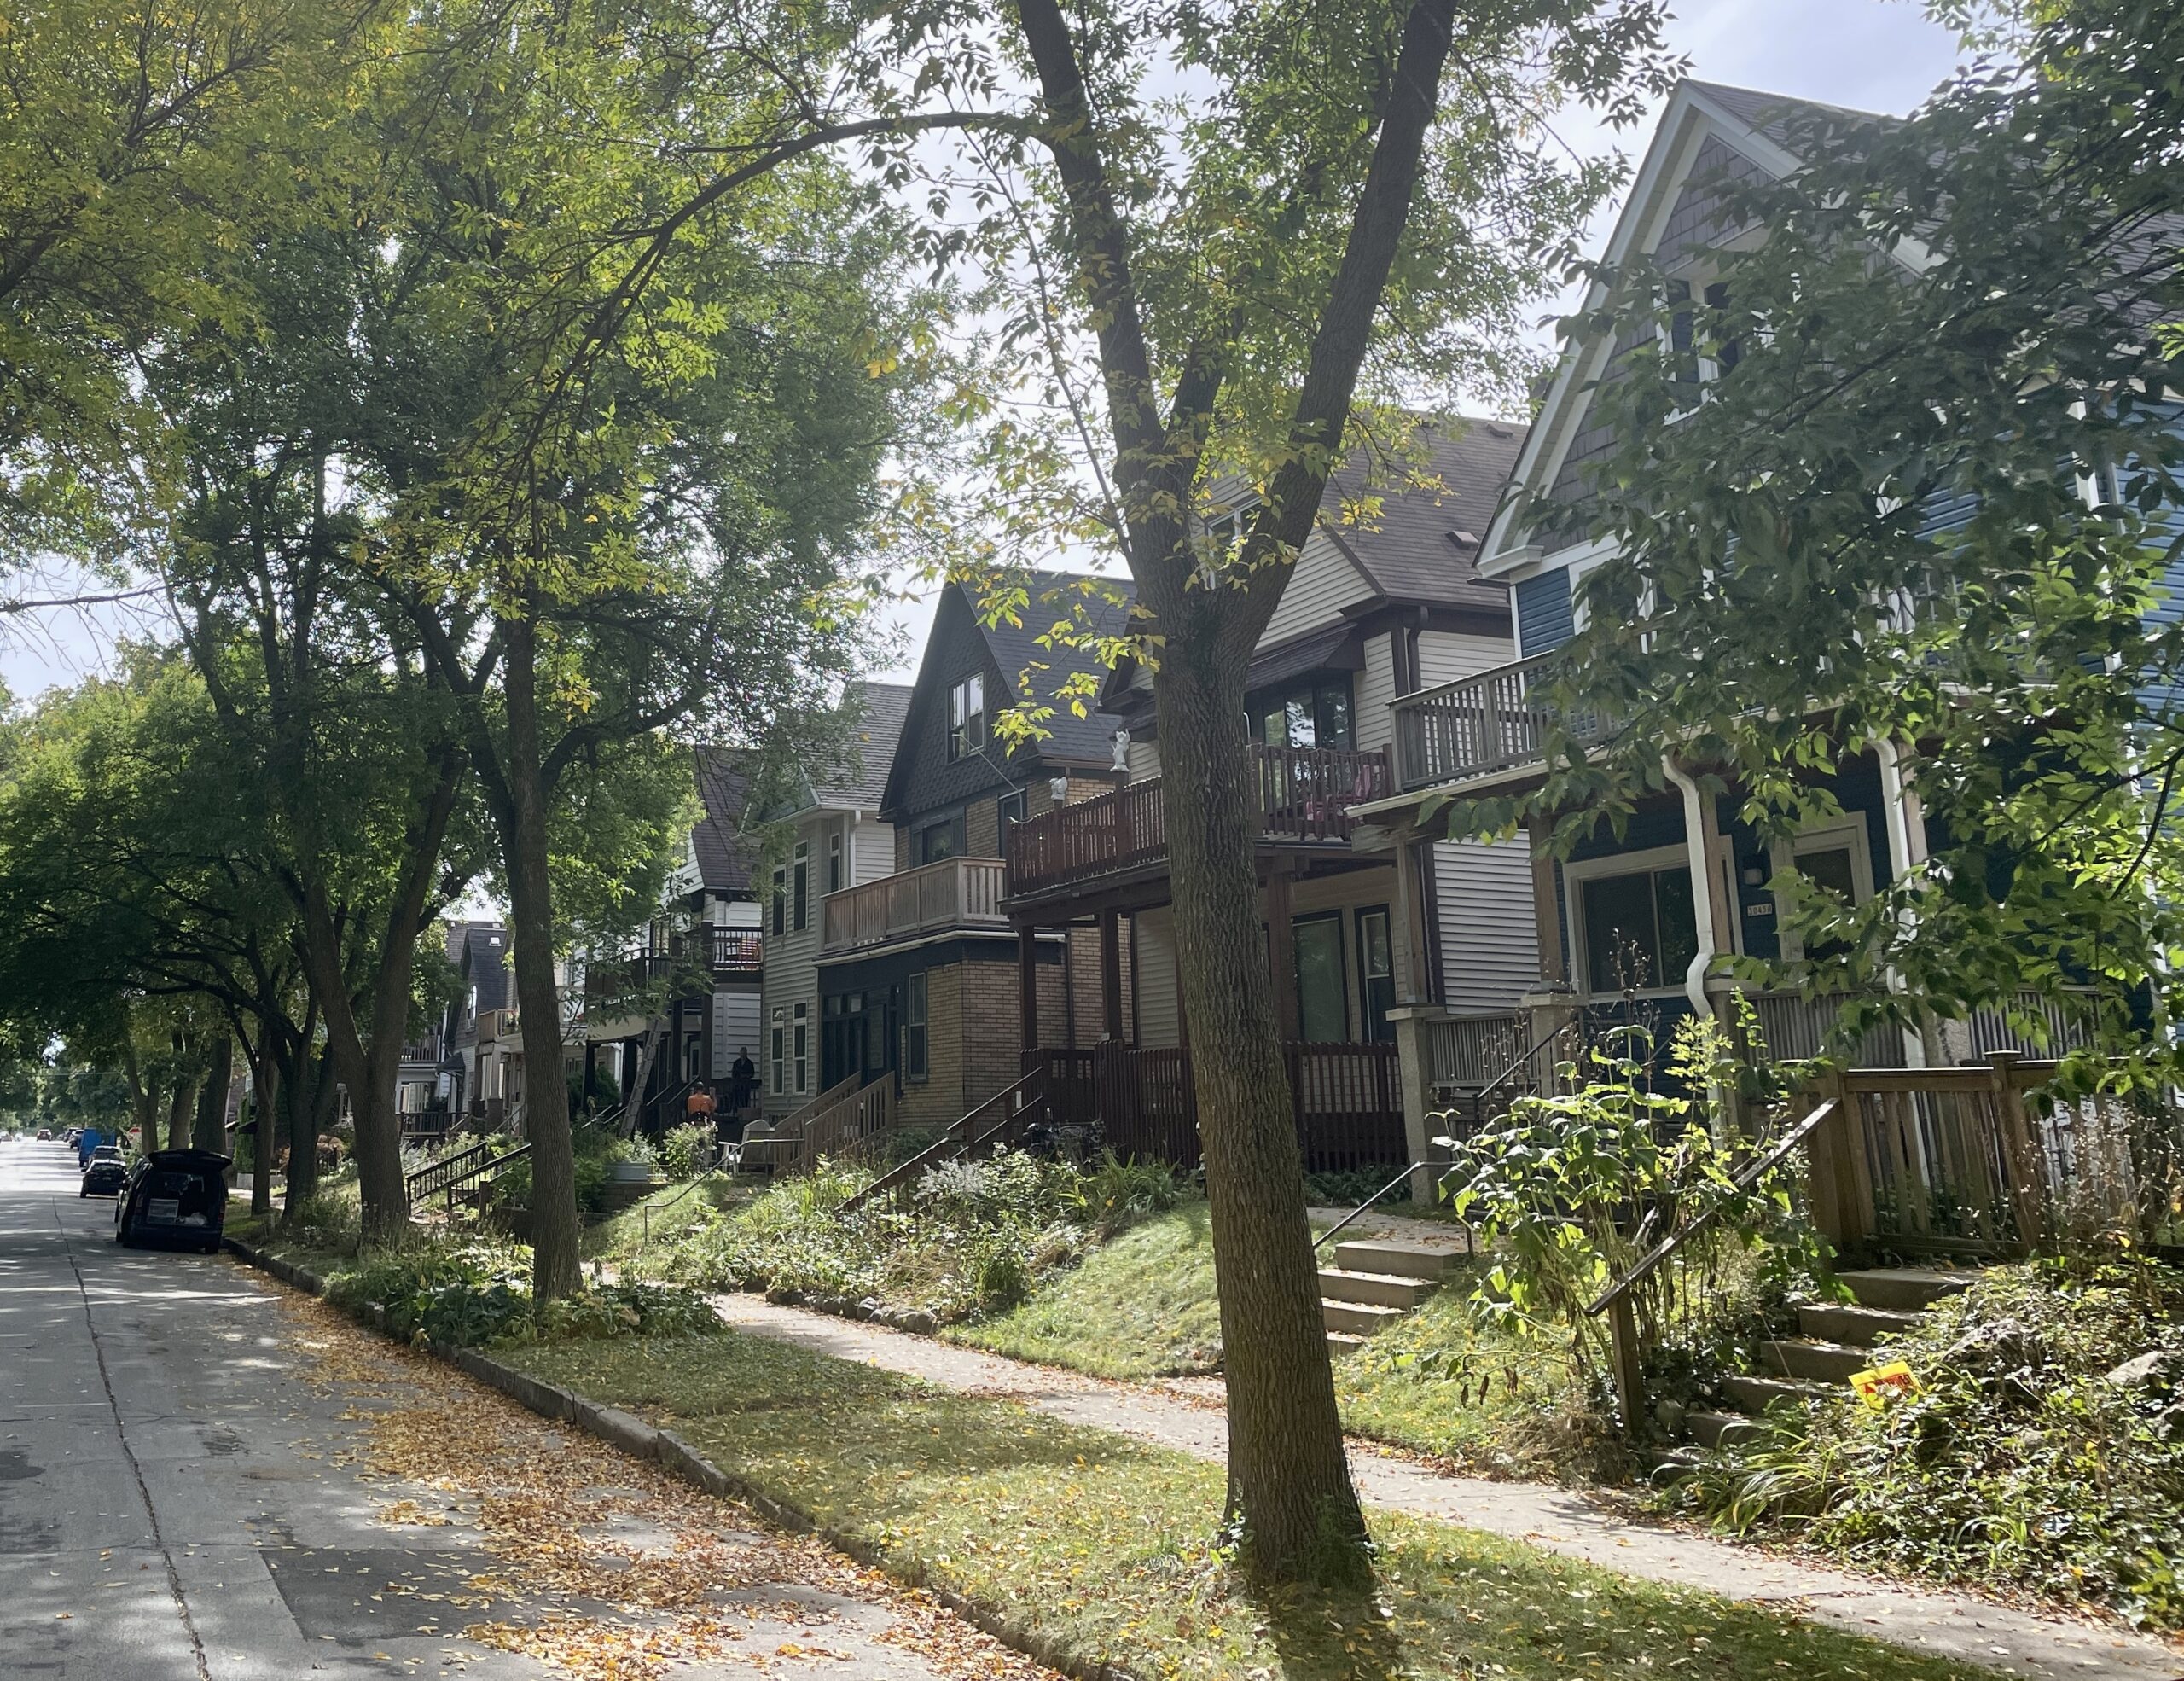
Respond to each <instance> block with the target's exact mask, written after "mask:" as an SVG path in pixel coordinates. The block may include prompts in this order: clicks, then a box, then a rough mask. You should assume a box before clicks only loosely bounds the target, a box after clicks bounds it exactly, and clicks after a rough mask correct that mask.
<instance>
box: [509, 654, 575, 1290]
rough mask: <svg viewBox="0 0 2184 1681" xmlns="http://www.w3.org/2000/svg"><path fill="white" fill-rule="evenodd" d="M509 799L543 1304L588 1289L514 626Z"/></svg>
mask: <svg viewBox="0 0 2184 1681" xmlns="http://www.w3.org/2000/svg"><path fill="white" fill-rule="evenodd" d="M507 642H508V655H507V674H506V678H505V691H504V692H505V695H506V699H507V702H508V755H507V764H506V767H505V771H506V778H507V788H508V801H507V809H506V810H505V811H504V812H503V813H502V826H503V832H502V848H503V851H504V852H505V854H506V863H507V868H508V921H509V930H508V933H509V943H510V945H511V946H512V948H513V950H514V954H515V995H516V1007H517V1009H519V1010H520V1013H521V1014H520V1021H521V1025H522V1031H523V1090H524V1116H523V1125H524V1136H525V1137H527V1138H528V1139H529V1140H530V1141H531V1294H532V1298H533V1299H534V1300H537V1301H541V1302H547V1301H552V1300H555V1299H557V1298H559V1297H561V1296H566V1295H568V1294H572V1293H573V1292H574V1291H576V1290H577V1289H578V1288H580V1287H581V1286H582V1284H583V1282H584V1274H583V1267H582V1261H581V1255H580V1253H579V1249H578V1245H579V1243H580V1242H581V1239H582V1230H581V1227H580V1226H579V1224H578V1219H577V1192H576V1146H575V1140H574V1139H573V1138H572V1136H571V1134H570V1131H569V1085H568V1081H567V1080H566V1079H563V1078H562V1075H561V995H560V991H559V989H558V988H557V987H556V986H555V980H554V889H553V883H552V881H551V880H550V879H549V876H548V874H547V869H546V788H545V778H544V775H543V769H542V766H541V763H540V753H539V746H538V692H537V626H536V625H535V624H534V623H533V622H532V621H531V620H530V619H511V620H509V621H508V624H507Z"/></svg>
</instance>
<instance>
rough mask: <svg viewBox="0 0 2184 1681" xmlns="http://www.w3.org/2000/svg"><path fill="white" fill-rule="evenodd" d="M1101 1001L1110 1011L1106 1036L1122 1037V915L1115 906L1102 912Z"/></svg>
mask: <svg viewBox="0 0 2184 1681" xmlns="http://www.w3.org/2000/svg"><path fill="white" fill-rule="evenodd" d="M1100 1002H1101V1006H1102V1007H1103V1008H1104V1009H1105V1010H1106V1012H1107V1020H1106V1021H1105V1023H1104V1026H1105V1027H1106V1029H1107V1038H1109V1039H1110V1040H1112V1042H1113V1043H1115V1044H1121V1043H1122V1038H1123V939H1122V917H1121V915H1120V913H1119V912H1118V911H1117V910H1115V909H1114V907H1113V906H1112V905H1110V906H1109V907H1108V908H1107V910H1102V911H1101V913H1100Z"/></svg>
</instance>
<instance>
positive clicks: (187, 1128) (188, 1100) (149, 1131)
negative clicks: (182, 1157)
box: [144, 1075, 197, 1150]
mask: <svg viewBox="0 0 2184 1681" xmlns="http://www.w3.org/2000/svg"><path fill="white" fill-rule="evenodd" d="M196 1101H197V1088H196V1087H195V1085H191V1084H190V1083H189V1081H188V1080H186V1079H183V1078H182V1077H181V1076H180V1075H177V1076H176V1078H175V1083H174V1091H173V1092H172V1093H171V1095H170V1096H169V1097H168V1099H167V1148H168V1149H171V1150H178V1149H186V1148H188V1146H189V1144H190V1143H192V1142H194V1141H193V1139H192V1137H191V1126H192V1123H193V1120H194V1114H193V1108H194V1105H195V1102H196ZM157 1131H159V1127H158V1124H157V1122H156V1121H155V1122H154V1124H153V1125H151V1126H147V1127H146V1128H144V1136H145V1137H147V1138H149V1137H152V1136H153V1135H154V1133H155V1132H157ZM147 1148H149V1146H147Z"/></svg>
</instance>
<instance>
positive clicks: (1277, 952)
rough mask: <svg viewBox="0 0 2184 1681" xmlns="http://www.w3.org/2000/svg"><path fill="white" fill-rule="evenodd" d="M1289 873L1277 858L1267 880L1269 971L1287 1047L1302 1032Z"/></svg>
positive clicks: (1277, 1017)
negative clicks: (1299, 1017) (1299, 1025)
mask: <svg viewBox="0 0 2184 1681" xmlns="http://www.w3.org/2000/svg"><path fill="white" fill-rule="evenodd" d="M1289 917H1290V910H1289V872H1288V871H1287V870H1286V869H1284V868H1283V867H1282V864H1281V860H1279V859H1277V860H1276V861H1275V864H1274V866H1273V869H1272V873H1271V874H1269V875H1268V876H1267V878H1266V928H1267V968H1268V970H1269V978H1270V979H1271V980H1272V981H1273V983H1274V1019H1275V1025H1276V1027H1278V1028H1279V1029H1280V1031H1281V1039H1282V1043H1284V1044H1288V1043H1290V1042H1291V1041H1292V1040H1294V1039H1296V1038H1298V1035H1299V1033H1300V1032H1301V1029H1300V1028H1299V1027H1298V1020H1297V939H1296V930H1295V929H1294V928H1292V927H1291V926H1290V922H1289Z"/></svg>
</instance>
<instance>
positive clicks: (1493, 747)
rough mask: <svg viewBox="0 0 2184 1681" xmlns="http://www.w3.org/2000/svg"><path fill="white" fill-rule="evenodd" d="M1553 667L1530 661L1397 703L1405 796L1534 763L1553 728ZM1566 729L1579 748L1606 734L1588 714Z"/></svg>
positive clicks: (1551, 660) (1542, 657)
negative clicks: (1550, 692)
mask: <svg viewBox="0 0 2184 1681" xmlns="http://www.w3.org/2000/svg"><path fill="white" fill-rule="evenodd" d="M1555 666H1556V660H1555V656H1554V654H1534V655H1532V656H1531V658H1530V659H1529V660H1513V661H1512V662H1511V663H1510V664H1508V665H1506V666H1493V667H1492V668H1490V670H1487V671H1484V672H1474V673H1472V675H1471V676H1470V677H1466V678H1457V679H1456V680H1455V682H1454V683H1440V684H1438V685H1436V686H1435V687H1433V688H1432V689H1420V690H1419V692H1418V693H1417V694H1415V695H1404V696H1403V697H1402V698H1401V699H1399V700H1397V701H1396V702H1395V705H1394V713H1395V743H1396V772H1397V779H1398V781H1399V783H1400V785H1401V788H1402V789H1403V792H1404V793H1406V794H1408V793H1409V792H1411V791H1412V790H1414V789H1416V788H1431V787H1433V786H1434V785H1435V784H1437V783H1441V782H1461V781H1463V780H1464V779H1465V778H1466V777H1483V776H1485V775H1487V774H1489V773H1490V772H1492V771H1507V770H1513V769H1514V768H1516V767H1517V766H1519V765H1531V764H1536V763H1537V762H1538V761H1539V759H1540V758H1541V755H1542V749H1543V748H1544V747H1545V745H1546V742H1547V738H1548V733H1549V732H1550V730H1552V729H1553V727H1554V723H1555V716H1556V715H1555V709H1554V707H1552V706H1550V705H1549V704H1548V701H1546V699H1545V692H1546V689H1547V688H1548V684H1549V683H1551V682H1552V680H1553V678H1554V675H1555ZM1571 723H1572V728H1571V734H1572V735H1573V736H1576V738H1577V740H1578V741H1580V742H1591V741H1594V740H1596V739H1598V738H1599V737H1600V736H1601V735H1602V734H1603V733H1604V726H1603V724H1602V722H1601V720H1600V718H1598V717H1596V716H1594V715H1592V714H1584V715H1581V716H1578V717H1577V718H1574V719H1572V720H1571Z"/></svg>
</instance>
